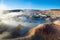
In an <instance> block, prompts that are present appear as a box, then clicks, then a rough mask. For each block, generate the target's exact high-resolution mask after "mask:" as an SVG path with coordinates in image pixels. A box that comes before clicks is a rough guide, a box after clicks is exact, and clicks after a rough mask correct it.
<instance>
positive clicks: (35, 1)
mask: <svg viewBox="0 0 60 40" xmlns="http://www.w3.org/2000/svg"><path fill="white" fill-rule="evenodd" d="M1 3H2V4H3V6H2V8H3V7H4V6H5V7H4V8H6V9H39V10H47V9H60V0H0V6H1ZM0 8H1V7H0Z"/></svg>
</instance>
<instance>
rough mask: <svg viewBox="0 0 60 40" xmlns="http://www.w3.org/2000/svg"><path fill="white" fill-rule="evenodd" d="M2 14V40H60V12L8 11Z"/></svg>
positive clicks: (0, 34)
mask: <svg viewBox="0 0 60 40" xmlns="http://www.w3.org/2000/svg"><path fill="white" fill-rule="evenodd" d="M1 13H2V14H0V40H2V39H3V40H60V10H29V9H28V10H7V11H4V12H1Z"/></svg>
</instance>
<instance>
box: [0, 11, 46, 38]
mask: <svg viewBox="0 0 60 40" xmlns="http://www.w3.org/2000/svg"><path fill="white" fill-rule="evenodd" d="M22 15H23V12H11V13H0V39H3V38H5V37H8V36H11V35H12V34H13V33H16V34H13V36H14V35H16V36H18V35H24V34H25V33H26V32H27V31H28V30H29V29H31V28H33V27H35V26H37V25H38V24H40V23H46V21H45V20H41V19H38V20H32V19H30V18H27V17H26V16H22ZM18 25H19V26H20V29H19V30H17V29H16V28H17V26H18ZM17 34H18V35H17Z"/></svg>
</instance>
